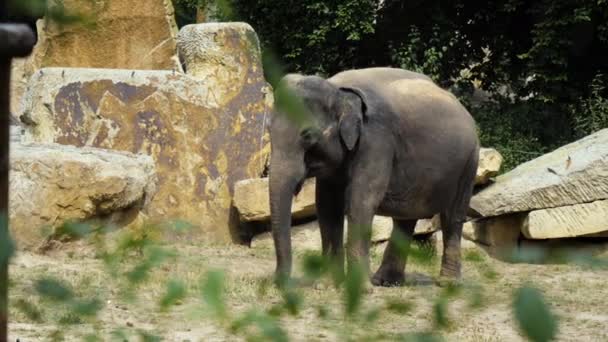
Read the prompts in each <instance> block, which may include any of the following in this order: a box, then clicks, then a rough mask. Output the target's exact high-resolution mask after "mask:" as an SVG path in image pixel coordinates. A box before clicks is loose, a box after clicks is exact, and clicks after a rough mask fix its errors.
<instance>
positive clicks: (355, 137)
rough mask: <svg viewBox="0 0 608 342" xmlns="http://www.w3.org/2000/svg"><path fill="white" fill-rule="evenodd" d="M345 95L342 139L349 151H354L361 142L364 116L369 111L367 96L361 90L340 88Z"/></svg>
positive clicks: (340, 119)
mask: <svg viewBox="0 0 608 342" xmlns="http://www.w3.org/2000/svg"><path fill="white" fill-rule="evenodd" d="M340 90H341V91H342V93H343V94H344V105H343V106H342V108H341V112H340V114H339V115H340V118H339V127H340V137H341V138H342V141H344V145H346V148H347V149H348V150H349V151H352V150H353V149H354V148H355V146H356V145H357V141H359V136H360V135H361V126H362V122H363V116H364V115H365V112H366V110H367V105H366V104H365V96H364V94H363V92H362V91H361V90H360V89H356V88H340Z"/></svg>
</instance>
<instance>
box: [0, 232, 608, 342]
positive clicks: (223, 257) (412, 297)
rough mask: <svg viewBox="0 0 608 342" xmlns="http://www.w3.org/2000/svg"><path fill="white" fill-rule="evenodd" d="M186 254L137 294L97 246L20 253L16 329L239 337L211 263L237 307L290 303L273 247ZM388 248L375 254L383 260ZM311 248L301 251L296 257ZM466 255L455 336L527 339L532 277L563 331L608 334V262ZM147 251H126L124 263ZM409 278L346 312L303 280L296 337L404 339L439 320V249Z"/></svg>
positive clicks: (290, 320) (42, 335)
mask: <svg viewBox="0 0 608 342" xmlns="http://www.w3.org/2000/svg"><path fill="white" fill-rule="evenodd" d="M170 247H171V248H174V249H175V250H177V251H178V252H179V258H177V259H175V260H172V261H169V262H167V263H165V264H163V265H162V266H161V267H159V268H158V269H156V270H155V271H154V272H153V273H152V274H151V278H150V279H149V281H148V282H146V283H145V284H144V285H142V286H140V287H139V288H137V290H136V291H134V293H135V294H136V297H137V299H136V300H133V299H130V298H128V297H126V296H125V293H123V291H120V290H119V289H120V288H121V287H120V286H117V285H125V284H124V282H121V281H119V280H117V279H119V278H117V277H111V276H109V275H108V273H107V272H106V270H105V268H104V265H103V262H102V260H100V259H99V258H97V257H96V256H95V253H93V252H92V251H91V247H90V246H86V245H84V244H82V243H80V244H73V245H71V246H69V247H68V248H66V249H62V251H60V252H55V253H53V255H50V256H41V255H36V254H30V253H21V254H19V255H18V256H17V257H16V258H15V259H14V260H13V264H12V267H11V277H12V278H11V279H12V281H11V287H10V291H11V293H10V304H11V318H10V321H11V323H10V336H11V340H12V341H14V340H16V338H19V339H20V340H21V341H38V340H52V339H57V340H61V339H65V340H81V339H82V338H83V337H85V336H86V335H88V334H92V333H94V334H97V335H98V336H101V339H102V340H110V338H111V333H112V331H113V330H115V329H118V328H121V329H124V330H125V332H126V333H127V334H130V335H129V336H130V337H129V340H135V339H136V338H135V336H136V335H135V334H136V333H137V332H138V331H140V330H141V331H147V332H150V333H153V334H157V335H160V336H162V337H163V338H164V340H166V341H224V340H226V341H228V340H229V341H233V340H243V337H235V336H234V335H231V334H230V333H229V332H228V331H227V330H226V329H225V328H226V327H225V326H222V325H221V324H220V323H218V322H216V321H214V320H212V319H210V318H209V317H208V316H209V314H208V312H206V311H205V310H204V309H203V308H204V307H205V306H204V305H203V303H202V300H201V298H200V295H199V294H200V281H201V277H202V276H203V274H204V273H205V271H207V270H209V269H217V270H221V271H224V272H225V273H226V292H225V295H226V302H227V306H228V309H229V312H231V313H235V314H242V313H244V312H245V311H247V310H249V309H251V308H255V309H267V308H271V307H272V306H273V305H276V304H279V303H281V302H282V298H281V294H280V293H279V292H278V291H277V290H276V289H275V288H274V287H273V286H270V283H269V280H268V279H269V278H268V277H269V275H270V274H271V272H272V270H273V268H274V252H273V251H272V250H271V249H255V250H254V249H249V248H246V247H239V246H218V245H213V244H207V243H184V242H179V243H176V244H173V245H171V246H170ZM381 248H382V247H376V250H374V251H373V253H372V262H373V263H374V265H375V266H377V265H378V263H379V261H380V258H381V254H382V250H381ZM303 254H304V251H298V253H296V258H295V259H296V263H299V262H300V261H301V259H302V256H303ZM463 254H464V258H463V259H464V279H465V280H466V282H467V283H474V284H478V285H479V288H480V289H481V294H480V296H481V300H480V302H479V303H478V304H479V305H478V307H477V308H475V309H472V308H471V307H470V306H471V303H472V299H471V296H472V295H473V294H474V292H472V291H467V290H464V291H462V293H461V294H460V295H458V296H457V297H456V298H455V299H454V300H453V301H451V302H450V303H449V305H448V318H449V324H448V326H447V328H446V329H444V330H443V331H442V334H443V336H444V337H445V338H446V340H448V341H517V340H523V337H522V335H521V334H520V332H519V331H518V328H517V325H516V322H515V320H514V318H513V315H512V312H511V301H512V294H513V291H514V290H515V289H516V288H518V287H519V286H521V285H524V284H526V283H532V284H534V285H535V286H537V287H539V288H540V289H542V290H543V291H544V293H545V296H546V299H547V301H548V302H549V303H550V306H551V308H552V310H553V312H555V313H556V315H557V316H558V319H559V323H560V325H559V335H558V338H559V340H562V341H602V340H608V330H607V329H606V327H607V326H608V312H607V311H606V308H608V288H607V285H606V284H607V283H606V279H608V271H606V270H602V271H598V270H590V269H585V268H583V267H580V266H574V265H528V264H509V263H504V262H501V261H498V260H495V259H492V258H490V257H488V256H487V255H486V254H485V252H484V251H483V250H481V249H468V250H465V251H464V252H463ZM139 260H140V257H137V256H130V257H127V258H125V259H124V260H122V263H123V267H124V269H128V268H129V267H132V265H135V264H137V263H138V262H139ZM407 272H408V275H409V276H410V280H412V279H413V280H414V281H413V282H412V284H411V285H410V286H406V287H402V288H371V289H370V290H369V293H368V294H366V296H365V300H364V305H363V307H362V309H361V315H360V317H359V318H357V319H354V318H353V319H345V318H344V313H343V303H342V293H341V291H339V290H336V289H334V288H333V287H332V286H328V285H324V283H322V284H318V285H315V286H310V287H305V288H302V289H301V291H302V295H303V303H304V304H303V307H302V310H301V311H300V313H299V314H298V315H297V316H285V318H282V319H281V322H282V326H283V327H284V328H285V329H286V330H287V332H288V335H289V337H290V339H291V340H293V341H342V340H347V339H349V340H370V339H377V340H389V341H390V340H397V339H401V338H402V337H403V336H404V335H407V334H408V333H412V332H420V331H428V330H432V329H433V328H434V323H433V317H434V314H433V304H434V303H435V300H436V299H437V297H438V296H439V294H440V292H441V291H442V289H440V288H438V287H436V286H435V285H433V282H432V278H433V277H435V276H436V275H437V274H438V272H439V258H436V259H434V260H433V261H432V262H431V263H428V264H420V263H415V262H410V264H409V265H408V269H407ZM41 277H57V278H60V279H64V280H65V281H67V282H68V283H69V284H70V285H71V286H72V287H73V289H74V290H75V291H76V293H77V294H78V295H80V296H83V297H91V296H98V297H99V298H103V299H104V307H103V309H102V311H101V312H100V314H99V315H98V317H97V319H82V318H79V317H77V316H74V315H70V314H69V310H68V309H67V308H66V307H62V305H59V304H56V303H53V302H48V301H47V300H42V299H40V298H39V297H38V296H37V295H36V292H35V289H34V284H35V281H36V280H37V279H39V278H41ZM172 278H174V279H181V280H182V281H183V282H184V283H185V284H186V288H187V290H188V292H187V296H186V297H185V298H183V299H181V300H180V301H178V303H177V305H175V306H173V307H171V308H170V309H169V310H167V311H160V310H159V298H161V297H162V295H163V293H164V292H165V283H166V281H167V280H168V279H172ZM23 300H25V301H27V302H29V303H31V304H32V306H33V307H34V308H35V309H36V310H38V311H40V312H41V314H42V319H41V321H38V322H36V321H33V320H32V317H30V316H28V315H26V314H25V313H24V312H23V308H22V307H21V306H20V304H19V302H20V301H23ZM395 302H397V303H399V305H393V310H392V311H391V310H380V313H379V316H378V318H377V320H375V321H374V322H372V323H370V322H367V321H366V316H369V315H373V314H374V311H375V310H377V309H381V308H385V307H386V305H387V303H395Z"/></svg>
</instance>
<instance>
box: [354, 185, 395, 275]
mask: <svg viewBox="0 0 608 342" xmlns="http://www.w3.org/2000/svg"><path fill="white" fill-rule="evenodd" d="M355 179H356V180H358V179H357V178H355ZM387 185H388V177H378V178H373V179H366V178H361V180H360V181H359V182H354V183H353V184H352V188H351V192H350V196H349V201H348V203H349V207H348V236H347V239H348V240H347V243H346V249H347V263H348V269H349V271H350V270H352V269H353V268H354V267H360V268H361V269H362V270H363V274H364V275H365V276H368V277H369V275H370V273H369V249H370V243H371V237H372V221H373V219H374V215H375V213H376V210H377V208H378V206H379V205H380V202H381V200H382V198H383V197H384V193H385V192H386V187H387Z"/></svg>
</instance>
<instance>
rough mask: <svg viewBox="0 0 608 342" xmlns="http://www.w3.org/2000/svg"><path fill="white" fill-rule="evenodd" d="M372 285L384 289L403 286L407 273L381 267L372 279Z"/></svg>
mask: <svg viewBox="0 0 608 342" xmlns="http://www.w3.org/2000/svg"><path fill="white" fill-rule="evenodd" d="M372 284H373V285H374V286H383V287H395V286H403V285H404V284H405V272H403V271H397V270H391V269H388V268H382V267H380V269H378V271H376V273H375V274H374V276H373V277H372Z"/></svg>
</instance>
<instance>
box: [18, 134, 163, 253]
mask: <svg viewBox="0 0 608 342" xmlns="http://www.w3.org/2000/svg"><path fill="white" fill-rule="evenodd" d="M156 182H157V178H156V173H155V169H154V162H153V160H152V158H150V157H149V156H144V155H134V154H131V153H126V152H112V151H107V150H102V149H95V148H76V147H72V146H64V145H58V144H50V145H21V144H14V145H13V146H12V148H11V169H10V208H9V218H10V228H11V232H12V234H13V237H15V239H16V241H17V242H18V243H19V245H20V246H21V247H24V248H30V247H34V246H36V245H38V244H39V243H40V242H41V241H42V238H43V229H44V228H50V229H52V228H56V227H57V226H59V225H61V224H63V223H64V222H65V221H67V220H78V221H82V220H88V219H92V218H95V217H101V216H107V215H111V214H116V213H117V212H118V213H120V212H125V213H126V212H127V211H128V210H129V209H131V208H136V209H137V210H139V208H141V207H144V206H145V204H146V203H147V202H149V201H150V200H152V198H153V196H154V194H155V192H156Z"/></svg>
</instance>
